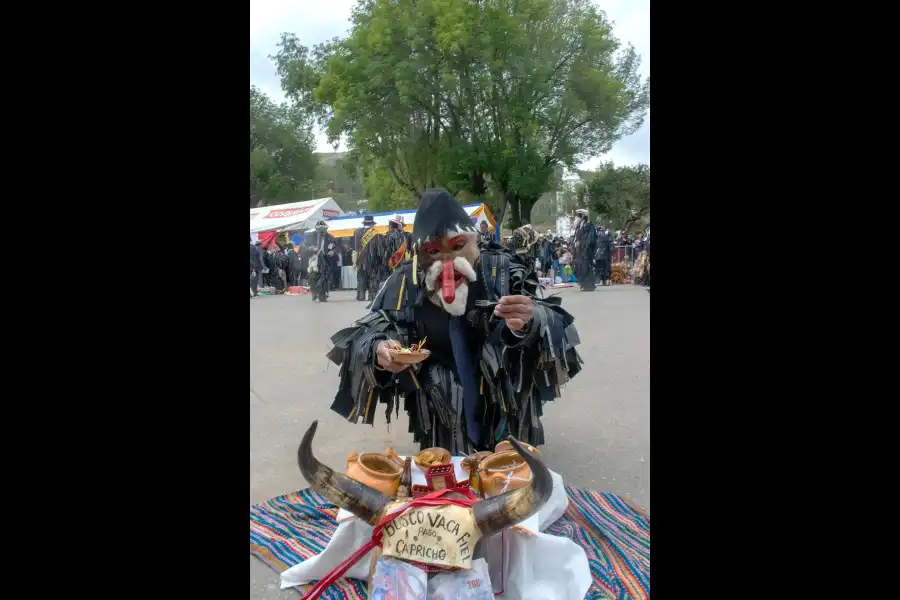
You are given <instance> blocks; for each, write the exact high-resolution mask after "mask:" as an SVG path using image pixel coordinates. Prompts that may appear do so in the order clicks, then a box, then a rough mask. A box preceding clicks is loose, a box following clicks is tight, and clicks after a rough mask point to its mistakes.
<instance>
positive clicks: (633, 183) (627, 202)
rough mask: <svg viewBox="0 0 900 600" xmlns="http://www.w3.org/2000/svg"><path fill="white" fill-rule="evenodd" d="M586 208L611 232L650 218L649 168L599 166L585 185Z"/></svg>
mask: <svg viewBox="0 0 900 600" xmlns="http://www.w3.org/2000/svg"><path fill="white" fill-rule="evenodd" d="M586 188H587V189H586V191H587V201H588V206H589V207H590V208H591V209H592V212H593V213H594V214H596V215H598V216H600V217H601V219H603V221H604V222H605V223H609V225H610V227H611V228H613V229H625V230H627V229H628V228H629V227H630V226H631V225H632V224H636V223H639V222H641V221H643V220H645V219H649V216H650V167H649V166H647V165H637V166H634V167H616V166H615V165H614V164H612V163H607V164H604V165H602V166H601V167H600V168H599V169H598V170H597V171H596V172H595V173H593V174H592V175H591V176H589V178H588V180H587V183H586Z"/></svg>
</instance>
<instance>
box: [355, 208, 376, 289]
mask: <svg viewBox="0 0 900 600" xmlns="http://www.w3.org/2000/svg"><path fill="white" fill-rule="evenodd" d="M376 235H378V232H377V231H376V230H375V217H373V216H371V215H366V216H365V217H363V226H362V227H360V228H359V229H357V230H356V231H354V232H353V251H354V254H353V255H354V256H355V257H356V262H355V266H356V299H357V300H362V301H366V300H369V301H370V302H371V301H372V300H373V299H374V298H375V292H377V291H378V272H379V269H378V268H377V266H376V268H373V266H372V265H371V264H368V265H366V268H363V260H362V257H363V253H364V251H365V248H366V246H368V245H369V242H371V241H372V239H373V238H374V237H375V236H376ZM367 294H368V298H366V295H367Z"/></svg>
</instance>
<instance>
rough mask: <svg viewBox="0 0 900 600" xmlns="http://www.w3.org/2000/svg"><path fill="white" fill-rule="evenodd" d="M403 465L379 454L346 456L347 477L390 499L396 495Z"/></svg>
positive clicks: (369, 453)
mask: <svg viewBox="0 0 900 600" xmlns="http://www.w3.org/2000/svg"><path fill="white" fill-rule="evenodd" d="M402 474H403V465H402V464H398V463H397V461H395V460H394V459H393V458H391V457H390V456H387V455H385V454H382V453H381V452H364V453H363V454H357V453H356V452H351V453H350V454H349V455H348V456H347V477H350V478H352V479H355V480H356V481H359V482H360V483H364V484H366V485H367V486H369V487H373V488H375V489H376V490H378V491H379V492H381V493H382V494H384V495H386V496H390V497H391V498H393V497H395V496H396V495H397V488H398V487H399V486H400V475H402Z"/></svg>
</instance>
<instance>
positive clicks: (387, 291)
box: [328, 190, 581, 455]
mask: <svg viewBox="0 0 900 600" xmlns="http://www.w3.org/2000/svg"><path fill="white" fill-rule="evenodd" d="M431 192H434V193H431ZM438 194H442V196H440V197H438V198H437V200H435V201H434V202H432V203H429V200H430V199H433V197H434V196H436V195H438ZM443 195H445V196H446V197H444V196H443ZM447 197H449V199H450V200H447ZM451 201H452V203H454V204H455V206H456V207H457V208H458V209H459V210H458V211H456V209H454V208H453V205H452V204H451ZM429 209H431V210H429ZM435 212H437V213H438V215H437V216H435V215H434V213H435ZM463 219H465V222H464V221H463ZM420 220H421V227H420ZM466 222H467V223H468V226H466ZM452 228H455V230H456V231H459V232H464V231H465V232H468V231H472V232H473V234H474V228H473V227H472V225H471V221H470V220H469V218H468V216H467V215H466V214H465V212H464V211H463V210H462V209H461V207H460V205H459V203H458V202H457V201H456V200H455V199H453V197H452V196H450V195H449V194H447V192H445V191H443V190H440V191H437V190H429V191H428V192H426V194H425V197H424V198H423V202H422V205H421V207H420V210H419V213H418V214H417V216H416V223H415V230H414V232H413V239H414V240H415V244H416V248H415V249H416V250H417V249H418V248H419V246H420V245H421V243H422V242H423V241H426V240H428V239H429V238H428V236H429V235H431V232H436V231H441V232H443V231H445V230H446V229H451V230H452ZM423 231H424V232H425V233H422V232H423ZM474 269H475V272H476V274H477V279H476V280H475V281H474V282H471V283H469V287H468V297H467V302H466V307H465V315H464V316H462V317H451V316H450V314H449V313H448V312H447V311H445V310H444V308H442V307H441V306H439V305H438V304H436V303H435V302H433V301H432V300H430V299H429V298H428V294H429V292H427V290H426V286H425V270H424V269H423V267H422V265H421V263H418V264H417V262H416V261H410V262H406V263H405V264H403V265H401V266H399V267H398V268H397V269H396V270H395V271H394V273H393V274H392V275H391V277H390V279H389V280H388V281H387V283H386V284H385V286H384V287H383V288H382V289H381V290H380V291H379V293H378V296H377V297H376V299H375V301H374V302H373V304H372V307H371V309H372V312H371V313H369V314H367V315H366V316H364V317H363V318H361V319H359V320H358V321H357V322H356V323H354V324H353V326H351V327H348V328H346V329H343V330H341V331H339V332H338V333H336V334H335V335H334V336H333V337H332V338H331V340H332V342H333V343H334V348H333V349H332V350H331V352H329V354H328V357H329V358H330V359H331V360H332V361H333V362H334V363H335V364H337V365H340V387H339V389H338V392H337V395H336V396H335V399H334V402H333V404H332V406H331V408H332V410H334V411H335V412H337V413H339V414H340V415H342V416H343V417H344V418H346V419H348V420H350V421H351V422H355V423H358V422H363V423H367V424H370V425H371V424H373V423H374V420H375V413H376V409H377V407H378V405H379V404H382V405H385V407H386V409H387V410H386V416H387V421H388V423H390V420H391V413H392V412H399V410H400V403H401V401H402V403H403V408H404V410H406V411H407V413H408V414H409V420H410V432H411V433H413V436H414V439H415V441H416V442H417V443H418V444H419V446H420V447H421V448H423V449H424V448H428V447H431V446H437V447H442V448H446V449H448V450H450V452H451V453H452V454H453V455H462V454H469V453H471V452H474V451H476V450H485V449H491V450H492V449H493V448H494V446H495V445H496V444H497V443H498V442H499V441H501V440H503V439H505V437H506V436H508V435H513V436H515V437H516V438H517V439H519V440H521V441H524V442H527V443H529V444H531V445H534V446H538V445H541V444H543V442H544V430H543V426H542V424H541V416H542V414H543V404H544V403H545V402H548V401H551V400H554V399H556V398H558V397H559V396H560V387H561V386H562V385H564V384H565V383H566V382H568V381H569V379H571V378H572V377H574V376H575V375H576V374H577V373H578V372H579V371H580V370H581V359H580V357H579V356H578V353H577V351H576V350H575V346H577V345H578V343H579V338H578V333H577V331H576V329H575V326H574V325H573V321H574V318H573V317H572V316H571V315H570V314H569V313H567V312H566V311H565V310H563V308H562V307H561V305H560V304H561V303H560V300H559V298H558V297H557V298H547V299H539V298H538V297H537V293H538V289H539V285H538V282H537V278H536V277H535V275H534V272H533V265H529V264H528V262H527V261H526V260H523V259H522V258H521V257H518V256H516V255H515V254H512V253H510V252H509V251H507V250H505V249H503V248H500V247H499V246H498V245H496V244H491V245H481V247H480V257H479V258H478V259H477V260H476V261H475V264H474ZM517 294H524V295H527V296H529V297H531V298H532V300H533V303H534V305H533V312H532V320H531V321H530V323H529V324H528V325H527V326H526V328H525V329H524V330H522V331H520V332H517V333H514V332H512V331H511V330H510V329H509V328H508V327H507V326H506V322H505V321H504V320H503V319H501V318H498V317H496V316H494V315H493V307H492V306H491V307H487V308H482V307H477V306H476V305H475V301H476V300H479V299H480V300H490V301H497V300H498V299H499V298H500V297H502V296H509V295H517ZM451 319H457V321H456V323H457V324H459V319H464V327H465V330H466V334H465V335H466V338H467V340H468V344H467V345H468V349H469V352H468V356H470V357H471V360H472V363H473V364H472V367H473V370H472V371H470V372H471V373H473V374H474V378H475V379H476V382H475V383H476V385H475V387H474V388H473V389H475V390H476V394H474V395H475V396H476V398H475V400H476V401H474V402H472V401H467V400H471V399H469V398H466V397H464V396H465V393H464V387H465V386H464V385H463V384H462V383H460V377H459V370H458V369H457V363H456V362H455V359H454V348H453V347H452V344H451V341H450V340H451V334H450V333H449V331H450V329H451V324H450V322H451ZM426 336H427V337H428V340H427V344H426V346H427V348H428V349H430V350H431V355H430V356H429V358H428V359H427V360H426V361H425V362H423V363H420V364H418V365H413V366H412V367H411V368H409V369H407V370H405V371H402V372H400V373H397V374H393V373H390V372H389V371H383V370H380V369H379V368H376V366H375V365H376V356H375V354H376V348H377V346H378V344H379V343H380V342H381V341H383V340H386V339H393V340H397V341H398V342H399V343H400V344H401V345H402V346H404V347H408V346H410V345H411V344H414V343H418V342H419V341H421V340H422V339H423V338H425V337H426ZM466 406H474V409H473V410H472V411H471V412H472V413H473V414H466V412H467V411H466V410H465V407H466ZM473 422H477V425H475V426H474V427H476V428H477V434H476V436H475V437H477V438H478V439H472V436H471V435H470V433H471V432H472V431H473V429H472V427H473V425H472V423H473ZM467 424H468V428H467Z"/></svg>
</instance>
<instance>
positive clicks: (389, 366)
mask: <svg viewBox="0 0 900 600" xmlns="http://www.w3.org/2000/svg"><path fill="white" fill-rule="evenodd" d="M402 347H403V346H401V345H400V343H399V342H398V341H396V340H385V341H383V342H380V343H379V344H378V346H377V347H376V348H375V358H376V359H377V361H378V366H380V367H381V368H382V369H384V370H385V371H390V372H391V373H399V372H400V371H405V370H406V369H408V368H409V365H407V364H403V363H398V362H395V361H394V358H393V357H392V356H391V352H390V351H391V349H394V350H399V349H400V348H402Z"/></svg>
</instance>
